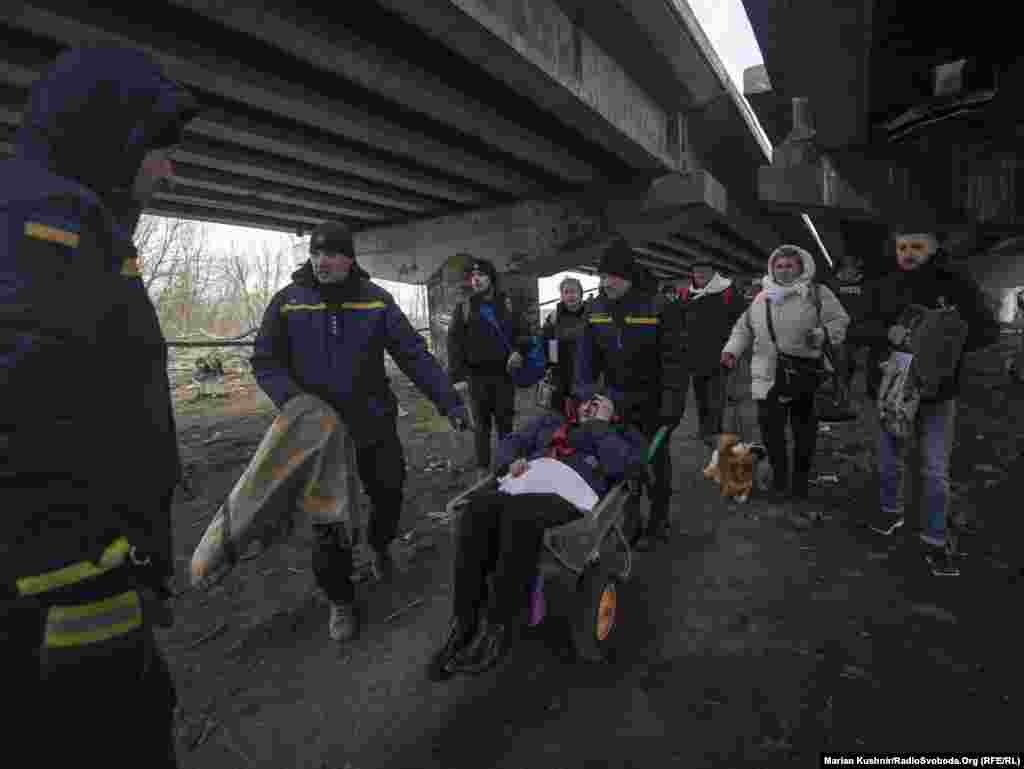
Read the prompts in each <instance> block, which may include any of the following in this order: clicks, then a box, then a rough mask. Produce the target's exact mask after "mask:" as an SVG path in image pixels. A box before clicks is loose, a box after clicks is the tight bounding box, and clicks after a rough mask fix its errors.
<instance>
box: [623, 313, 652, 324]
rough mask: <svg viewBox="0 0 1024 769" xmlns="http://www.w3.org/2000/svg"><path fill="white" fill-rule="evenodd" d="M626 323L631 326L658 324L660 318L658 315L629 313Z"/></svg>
mask: <svg viewBox="0 0 1024 769" xmlns="http://www.w3.org/2000/svg"><path fill="white" fill-rule="evenodd" d="M626 323H627V325H630V326H657V325H658V319H657V318H656V317H646V316H637V315H627V316H626Z"/></svg>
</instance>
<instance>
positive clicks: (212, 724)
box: [189, 717, 220, 750]
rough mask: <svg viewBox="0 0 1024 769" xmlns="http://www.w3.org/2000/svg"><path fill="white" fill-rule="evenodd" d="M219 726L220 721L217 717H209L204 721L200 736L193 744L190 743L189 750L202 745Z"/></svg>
mask: <svg viewBox="0 0 1024 769" xmlns="http://www.w3.org/2000/svg"><path fill="white" fill-rule="evenodd" d="M219 727H220V723H219V722H218V721H217V720H216V719H214V718H209V717H207V718H206V720H205V721H204V723H203V730H202V731H201V732H200V733H199V736H198V737H196V738H195V739H194V740H193V741H192V744H191V745H189V750H195V749H196V748H198V747H200V746H201V745H202V744H203V743H204V742H206V741H207V740H208V739H210V736H211V735H212V734H213V733H214V732H215V731H217V729H218V728H219Z"/></svg>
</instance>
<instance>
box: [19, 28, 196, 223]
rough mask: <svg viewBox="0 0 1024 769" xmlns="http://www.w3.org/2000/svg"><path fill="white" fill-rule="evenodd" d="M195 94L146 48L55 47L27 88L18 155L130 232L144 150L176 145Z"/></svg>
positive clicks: (135, 213)
mask: <svg viewBox="0 0 1024 769" xmlns="http://www.w3.org/2000/svg"><path fill="white" fill-rule="evenodd" d="M198 111H199V108H198V104H197V103H196V101H195V99H194V98H193V97H192V96H191V94H189V93H188V92H187V91H186V90H184V89H183V88H182V87H181V86H179V85H178V84H176V83H174V82H173V81H171V80H169V79H168V78H166V77H164V75H163V73H162V72H161V71H160V68H159V66H158V65H157V64H156V62H154V61H153V60H152V59H151V58H150V57H149V56H148V55H147V54H145V53H143V52H142V51H138V50H135V49H132V48H125V47H121V46H117V45H109V44H102V45H93V46H85V47H81V48H75V49H72V50H69V51H66V52H65V53H63V54H61V56H60V57H58V58H57V60H56V62H54V64H53V66H52V67H51V68H50V70H49V71H48V72H47V73H46V74H45V75H44V76H43V77H42V78H40V80H38V81H37V82H36V84H35V85H34V86H33V87H32V93H31V95H30V97H29V100H28V104H27V105H26V107H25V114H24V119H23V121H22V127H21V129H20V130H19V131H18V136H17V145H18V146H17V156H18V157H19V158H22V159H24V160H29V161H33V162H36V163H39V164H40V165H43V166H44V167H46V168H47V169H49V170H50V171H51V172H52V173H54V174H56V175H57V176H61V177H64V178H68V179H73V180H75V181H77V182H78V183H79V184H81V185H82V186H84V187H86V188H88V189H90V190H92V191H93V192H95V193H96V194H97V195H98V196H99V197H100V198H101V199H102V200H103V202H104V204H106V205H107V207H108V208H109V209H110V211H111V213H112V214H114V216H115V218H116V219H117V220H118V224H119V225H121V226H122V227H124V228H126V229H127V230H128V232H129V233H130V232H131V231H132V230H134V228H135V223H136V221H137V220H138V216H139V206H138V204H137V203H134V202H133V201H132V200H131V197H130V195H129V191H130V189H131V187H132V183H133V181H134V179H135V176H136V174H137V173H138V170H139V167H140V166H141V165H142V160H143V158H144V156H145V155H146V153H147V152H149V151H150V150H153V149H158V148H161V147H168V146H171V145H173V144H177V143H178V142H179V141H180V140H181V133H182V129H183V127H184V125H185V124H186V123H187V122H188V121H189V120H191V119H192V118H193V117H195V115H196V114H197V113H198Z"/></svg>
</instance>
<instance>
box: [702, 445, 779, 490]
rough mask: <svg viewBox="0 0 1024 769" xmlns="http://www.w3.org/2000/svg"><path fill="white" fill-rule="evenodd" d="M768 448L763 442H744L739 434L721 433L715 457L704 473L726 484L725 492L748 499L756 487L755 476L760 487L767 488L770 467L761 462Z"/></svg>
mask: <svg viewBox="0 0 1024 769" xmlns="http://www.w3.org/2000/svg"><path fill="white" fill-rule="evenodd" d="M764 457H765V449H764V446H762V445H761V444H759V443H741V442H740V439H739V436H738V435H734V434H732V433H723V434H722V435H719V436H718V448H717V449H716V450H715V452H714V453H713V454H712V455H711V461H710V462H709V463H708V466H707V467H705V468H704V477H705V478H706V479H707V480H709V481H715V482H716V483H718V484H719V485H720V486H721V487H722V496H723V497H727V498H731V499H735V500H736V501H737V502H746V501H747V500H748V499H749V498H750V493H751V491H753V488H754V483H755V480H756V482H757V484H758V486H759V487H760V488H762V489H763V488H766V486H767V484H766V480H768V479H767V477H762V476H766V473H765V472H762V470H765V471H769V472H770V468H768V465H767V463H763V464H762V462H761V460H762V459H764Z"/></svg>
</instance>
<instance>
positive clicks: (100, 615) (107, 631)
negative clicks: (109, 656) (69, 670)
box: [46, 590, 142, 648]
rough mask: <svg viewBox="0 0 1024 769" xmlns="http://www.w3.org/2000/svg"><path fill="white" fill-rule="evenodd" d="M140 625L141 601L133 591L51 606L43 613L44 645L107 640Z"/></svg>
mask: <svg viewBox="0 0 1024 769" xmlns="http://www.w3.org/2000/svg"><path fill="white" fill-rule="evenodd" d="M139 627H142V602H141V601H140V600H139V594H138V593H137V592H135V591H134V590H129V591H128V592H127V593H121V594H120V595H115V596H111V597H110V598H104V599H103V600H102V601H96V602H95V603H87V604H82V605H80V606H53V607H51V608H50V610H49V611H48V612H47V613H46V646H47V647H50V648H53V647H58V648H59V647H68V646H82V645H84V644H92V643H99V642H101V641H109V640H110V639H111V638H116V637H117V636H119V635H124V634H125V633H130V632H131V631H133V630H135V629H136V628H139Z"/></svg>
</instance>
